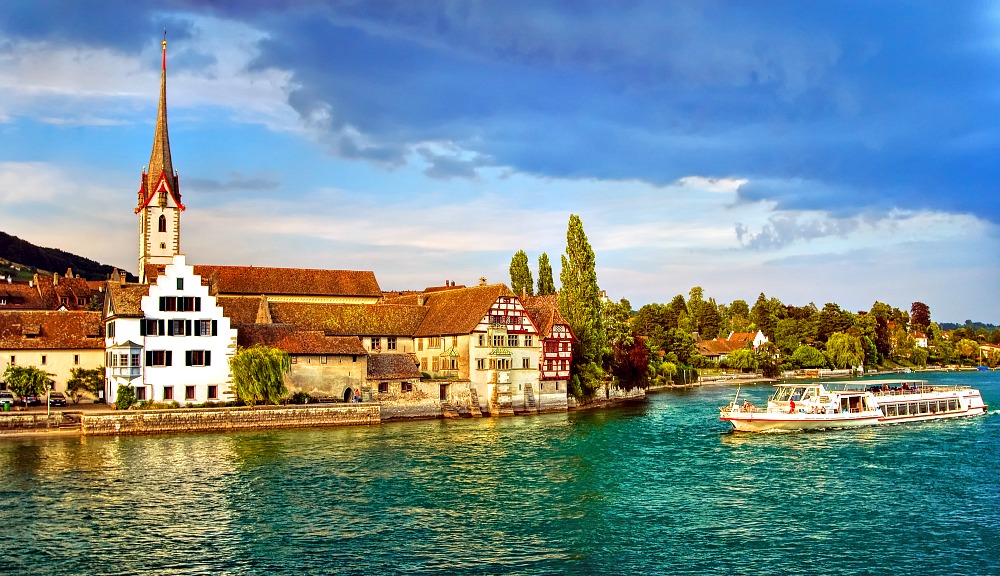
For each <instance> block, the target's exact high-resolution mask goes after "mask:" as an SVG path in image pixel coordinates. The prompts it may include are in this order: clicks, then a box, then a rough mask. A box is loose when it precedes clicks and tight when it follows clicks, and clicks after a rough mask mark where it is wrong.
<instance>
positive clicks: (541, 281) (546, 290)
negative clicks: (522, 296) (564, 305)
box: [538, 252, 556, 296]
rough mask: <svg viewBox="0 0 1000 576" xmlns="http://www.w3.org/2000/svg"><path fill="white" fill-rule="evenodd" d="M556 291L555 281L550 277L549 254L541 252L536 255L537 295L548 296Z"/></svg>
mask: <svg viewBox="0 0 1000 576" xmlns="http://www.w3.org/2000/svg"><path fill="white" fill-rule="evenodd" d="M555 293H556V281H555V280H554V279H553V278H552V264H549V255H548V254H546V253H545V252H542V255H541V256H539V257H538V295H539V296H548V295H549V294H555Z"/></svg>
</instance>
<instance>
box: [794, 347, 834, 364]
mask: <svg viewBox="0 0 1000 576" xmlns="http://www.w3.org/2000/svg"><path fill="white" fill-rule="evenodd" d="M792 362H793V363H794V364H795V365H796V366H799V367H801V368H826V356H824V355H823V353H822V352H820V351H819V350H817V349H815V348H813V347H812V346H804V345H803V346H799V347H798V348H796V349H795V352H793V353H792Z"/></svg>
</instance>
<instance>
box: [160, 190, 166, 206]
mask: <svg viewBox="0 0 1000 576" xmlns="http://www.w3.org/2000/svg"><path fill="white" fill-rule="evenodd" d="M159 201H160V202H159V203H160V208H163V207H165V206H166V205H167V193H166V192H160V198H159Z"/></svg>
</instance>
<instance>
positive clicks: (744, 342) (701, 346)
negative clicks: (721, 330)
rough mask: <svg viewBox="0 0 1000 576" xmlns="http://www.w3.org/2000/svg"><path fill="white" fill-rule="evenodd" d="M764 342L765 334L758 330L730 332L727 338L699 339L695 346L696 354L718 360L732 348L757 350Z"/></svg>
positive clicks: (722, 358)
mask: <svg viewBox="0 0 1000 576" xmlns="http://www.w3.org/2000/svg"><path fill="white" fill-rule="evenodd" d="M765 342H768V339H767V336H764V333H763V332H761V331H760V330H758V331H757V332H730V333H729V336H728V337H727V338H714V339H712V340H699V341H698V342H696V343H695V347H696V349H697V350H698V354H701V355H702V356H704V357H705V358H708V359H709V360H714V361H716V362H718V361H720V360H725V359H726V358H727V357H728V356H729V355H730V354H731V353H732V352H733V351H734V350H740V349H743V348H749V349H751V350H757V348H759V347H760V346H761V344H764V343H765Z"/></svg>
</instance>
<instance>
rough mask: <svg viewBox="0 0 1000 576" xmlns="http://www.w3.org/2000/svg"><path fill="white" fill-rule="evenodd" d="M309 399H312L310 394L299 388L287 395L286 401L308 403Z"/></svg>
mask: <svg viewBox="0 0 1000 576" xmlns="http://www.w3.org/2000/svg"><path fill="white" fill-rule="evenodd" d="M311 399H312V396H310V395H309V394H307V393H305V392H303V391H301V390H299V391H298V392H296V393H294V394H292V395H291V396H289V397H288V403H289V404H308V403H309V400H311Z"/></svg>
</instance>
